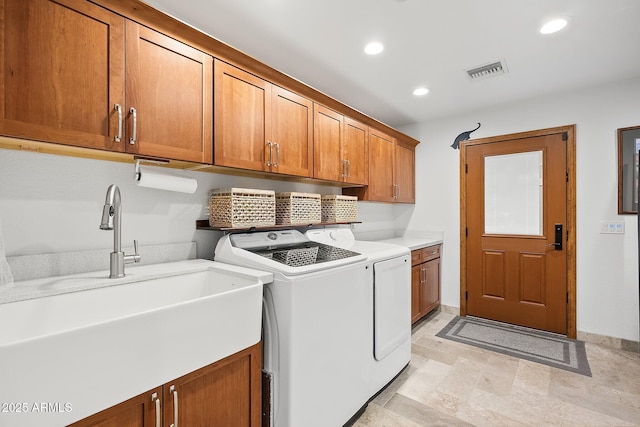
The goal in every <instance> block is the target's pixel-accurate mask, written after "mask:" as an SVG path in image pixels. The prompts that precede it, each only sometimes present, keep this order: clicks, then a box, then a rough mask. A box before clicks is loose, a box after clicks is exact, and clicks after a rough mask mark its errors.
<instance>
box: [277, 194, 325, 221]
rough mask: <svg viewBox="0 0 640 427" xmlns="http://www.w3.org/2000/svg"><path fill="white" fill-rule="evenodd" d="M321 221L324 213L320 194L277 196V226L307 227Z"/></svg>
mask: <svg viewBox="0 0 640 427" xmlns="http://www.w3.org/2000/svg"><path fill="white" fill-rule="evenodd" d="M320 221H322V213H321V202H320V195H319V194H315V193H277V194H276V224H291V225H307V224H317V223H319V222H320Z"/></svg>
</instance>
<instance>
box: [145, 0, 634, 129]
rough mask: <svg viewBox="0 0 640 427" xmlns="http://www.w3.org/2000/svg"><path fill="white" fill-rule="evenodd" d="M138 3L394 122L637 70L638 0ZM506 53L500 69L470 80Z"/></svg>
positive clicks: (507, 100)
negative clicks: (374, 50) (551, 23)
mask: <svg viewBox="0 0 640 427" xmlns="http://www.w3.org/2000/svg"><path fill="white" fill-rule="evenodd" d="M146 2H147V3H149V4H150V5H152V6H154V7H156V8H158V9H160V10H163V11H164V12H166V13H168V14H170V15H172V16H175V17H176V18H178V19H181V20H183V21H185V22H187V23H189V24H191V25H192V26H194V27H196V28H198V29H200V30H202V31H204V32H206V33H208V34H210V35H211V36H213V37H215V38H217V39H219V40H221V41H223V42H225V43H227V44H229V45H231V46H233V47H235V48H236V49H238V50H241V51H243V52H245V53H247V54H249V55H251V56H253V57H254V58H256V59H258V60H260V61H262V62H264V63H266V64H267V65H269V66H271V67H273V68H276V69H278V70H280V71H282V72H284V73H286V74H288V75H290V76H292V77H295V78H296V79H298V80H301V81H302V82H304V83H306V84H308V85H309V86H312V87H314V88H316V89H318V90H320V91H322V92H324V93H326V94H327V95H330V96H332V97H334V98H336V99H338V100H340V101H342V102H343V103H345V104H348V105H349V106H351V107H353V108H355V109H357V110H360V111H362V112H364V113H365V114H367V115H369V116H372V117H374V118H376V119H378V120H380V121H382V122H384V123H387V124H389V125H391V126H401V125H403V124H407V123H413V122H420V121H425V120H433V119H437V118H440V117H444V116H450V115H454V114H458V113H463V112H471V111H474V110H478V109H482V108H485V107H489V106H492V105H498V104H504V103H510V102H514V101H517V100H521V99H526V98H532V97H536V96H539V95H543V94H548V93H554V92H560V91H566V90H571V89H577V88H581V87H588V86H592V85H598V84H602V83H606V82H611V81H616V80H623V79H628V78H632V77H635V76H639V75H640V0H180V1H176V0H146ZM559 16H562V17H565V18H566V19H567V20H568V21H569V24H568V26H567V27H566V28H565V30H563V31H561V32H559V33H556V34H553V35H548V36H542V35H540V34H539V33H538V29H539V27H540V26H541V24H542V23H543V22H545V21H546V20H548V19H550V18H554V17H559ZM374 39H375V40H379V41H381V42H382V43H383V44H384V45H385V50H384V52H382V54H380V55H378V56H374V57H372V56H368V55H366V54H365V53H364V52H363V47H364V45H365V44H366V43H367V42H369V41H371V40H374ZM502 59H503V60H505V62H506V65H507V67H508V73H506V74H504V75H501V76H497V77H491V78H486V79H482V80H478V81H473V82H472V81H470V80H469V79H468V77H467V75H466V72H465V70H467V69H470V68H473V67H476V66H480V65H485V64H487V63H490V62H494V61H499V60H502ZM420 85H424V86H427V87H428V88H429V89H430V93H429V94H428V95H426V96H423V97H415V96H413V95H412V93H411V92H412V91H413V89H414V88H415V87H417V86H420ZM639 102H640V101H639Z"/></svg>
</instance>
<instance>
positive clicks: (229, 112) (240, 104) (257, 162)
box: [213, 59, 271, 171]
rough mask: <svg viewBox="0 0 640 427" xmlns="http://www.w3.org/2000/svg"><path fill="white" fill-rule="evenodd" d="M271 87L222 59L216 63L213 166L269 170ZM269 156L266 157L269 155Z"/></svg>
mask: <svg viewBox="0 0 640 427" xmlns="http://www.w3.org/2000/svg"><path fill="white" fill-rule="evenodd" d="M270 99H271V84H270V83H268V82H266V81H264V80H262V79H260V78H258V77H256V76H254V75H253V74H249V73H247V72H246V71H243V70H240V69H239V68H236V67H234V66H231V65H229V64H227V63H225V62H222V61H220V60H218V59H216V60H215V61H214V120H213V122H214V142H213V147H214V148H213V150H214V154H213V163H214V164H215V165H218V166H228V167H234V168H242V169H251V170H256V171H265V170H268V166H267V159H268V155H269V152H268V149H267V148H266V147H267V146H266V141H267V135H270V134H271V122H270V121H267V120H266V117H267V116H270V115H271V112H270V111H269V110H270V109H271V103H269V102H268V100H270ZM265 153H266V156H265Z"/></svg>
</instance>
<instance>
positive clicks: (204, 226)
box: [196, 219, 362, 233]
mask: <svg viewBox="0 0 640 427" xmlns="http://www.w3.org/2000/svg"><path fill="white" fill-rule="evenodd" d="M361 223H362V221H350V222H319V223H316V224H305V225H300V224H283V225H264V226H262V225H261V226H257V227H240V228H234V227H211V226H210V225H209V220H208V219H198V220H196V229H197V230H211V231H224V232H227V233H229V232H235V231H248V232H252V231H269V230H283V229H291V228H314V227H325V226H328V225H349V224H361Z"/></svg>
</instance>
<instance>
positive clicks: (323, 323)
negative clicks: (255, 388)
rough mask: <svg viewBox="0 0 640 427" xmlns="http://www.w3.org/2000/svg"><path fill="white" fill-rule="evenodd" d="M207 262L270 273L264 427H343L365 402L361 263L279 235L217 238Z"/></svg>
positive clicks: (366, 314)
mask: <svg viewBox="0 0 640 427" xmlns="http://www.w3.org/2000/svg"><path fill="white" fill-rule="evenodd" d="M215 260H216V261H221V262H225V263H229V264H235V265H241V266H251V267H253V268H256V269H261V270H267V271H270V272H273V273H274V280H273V282H272V283H269V284H267V285H265V286H264V309H263V348H264V352H263V369H264V371H265V377H266V379H267V381H268V384H269V387H268V393H267V394H269V393H270V396H269V395H268V396H267V399H268V400H270V402H269V404H268V405H266V406H267V407H266V408H264V409H265V410H266V411H267V412H268V416H269V419H270V421H271V424H270V425H271V426H275V427H300V426H304V427H340V426H342V425H344V424H345V423H347V422H348V421H349V420H350V419H351V418H352V417H353V416H354V414H356V413H357V412H358V411H359V410H360V409H361V408H362V407H363V406H364V405H366V404H367V402H368V400H369V398H370V365H369V364H368V363H366V361H367V360H368V358H369V354H370V347H369V346H370V342H369V341H370V339H369V331H370V329H371V323H372V319H371V316H370V310H371V308H370V306H371V303H372V301H371V297H370V295H369V293H370V290H369V286H368V284H367V274H368V268H369V264H368V261H367V259H366V257H365V256H364V255H361V254H359V253H356V252H354V251H351V250H346V249H343V248H339V247H336V246H329V245H326V244H322V243H317V242H312V241H310V240H309V239H308V238H306V237H305V236H304V235H303V234H302V233H300V232H298V231H296V230H284V231H272V232H255V233H242V234H230V235H225V236H223V237H222V238H221V239H220V240H219V242H218V245H217V246H216V252H215Z"/></svg>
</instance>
